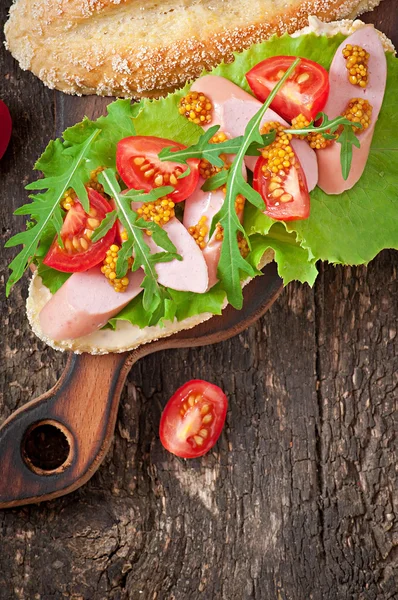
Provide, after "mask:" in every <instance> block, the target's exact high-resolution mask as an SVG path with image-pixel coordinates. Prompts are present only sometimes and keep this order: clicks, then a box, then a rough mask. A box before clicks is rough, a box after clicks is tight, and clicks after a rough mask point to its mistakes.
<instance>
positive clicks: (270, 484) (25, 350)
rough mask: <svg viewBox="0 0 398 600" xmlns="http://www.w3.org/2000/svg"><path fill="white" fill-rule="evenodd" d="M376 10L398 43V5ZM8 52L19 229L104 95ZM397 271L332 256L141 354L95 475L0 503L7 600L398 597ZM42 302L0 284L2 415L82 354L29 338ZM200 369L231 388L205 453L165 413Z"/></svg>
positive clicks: (5, 68)
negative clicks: (219, 326)
mask: <svg viewBox="0 0 398 600" xmlns="http://www.w3.org/2000/svg"><path fill="white" fill-rule="evenodd" d="M4 4H5V3H4V1H3V14H4V13H5V6H4ZM3 20H4V18H3ZM367 20H371V21H373V22H375V23H376V24H378V26H379V27H380V29H382V30H383V31H385V33H386V34H387V35H389V36H390V37H392V38H394V36H395V44H396V45H398V39H397V31H398V14H397V10H396V2H395V0H383V3H382V4H381V6H380V7H379V9H378V10H376V11H375V12H374V13H373V14H371V15H370V16H369V18H368V19H367ZM2 52H3V53H2V55H1V59H0V65H1V73H0V86H1V91H0V95H1V96H2V97H3V98H4V99H5V100H6V101H8V103H9V106H10V109H11V113H12V116H13V118H14V123H15V128H14V134H13V140H12V144H11V147H10V148H9V150H8V151H7V155H6V156H5V158H4V160H3V161H2V162H1V163H0V170H1V177H0V186H1V191H2V195H1V197H2V204H1V214H0V218H1V227H2V236H3V238H7V237H8V236H9V235H10V232H11V231H12V232H14V231H16V230H17V226H18V222H17V219H16V218H11V211H12V209H13V207H16V206H19V205H20V204H22V202H23V201H24V192H23V183H24V182H26V181H27V180H28V178H30V177H31V166H32V163H33V160H34V159H35V158H36V156H37V155H38V154H39V153H40V151H41V150H42V149H43V148H44V147H45V144H46V143H47V141H48V138H49V137H51V136H55V135H58V134H60V133H61V132H62V130H63V129H64V127H65V126H66V125H70V124H73V123H74V122H75V121H76V120H77V119H80V118H81V117H82V116H83V114H95V113H96V114H99V113H101V112H102V111H103V110H104V105H105V102H104V101H103V100H102V99H98V98H81V99H79V98H67V97H63V96H62V95H61V94H58V93H54V92H51V91H50V90H48V89H46V88H44V86H42V84H41V83H40V82H39V81H38V80H37V79H36V78H35V77H34V76H33V75H31V74H29V73H22V72H21V71H20V70H19V69H18V67H17V66H16V64H15V63H14V62H13V61H12V59H10V57H9V56H8V55H7V54H6V53H5V52H4V51H2ZM7 254H8V253H7ZM1 260H2V274H4V273H5V266H4V265H5V264H6V262H7V260H8V256H6V253H5V252H4V251H3V252H2V258H1ZM397 267H398V254H397V253H394V252H383V253H382V254H381V255H380V256H379V257H378V258H377V259H375V260H374V261H373V262H372V263H371V264H370V265H369V267H368V268H364V267H360V268H341V267H338V268H333V267H330V266H325V267H321V272H320V276H319V278H318V280H317V283H316V285H315V288H314V289H313V290H310V289H309V288H308V287H307V286H301V285H289V286H288V288H287V289H286V290H285V291H284V293H283V294H282V296H281V297H280V298H279V300H278V301H277V302H276V303H275V304H274V305H273V307H272V308H271V310H270V311H269V312H268V313H267V314H266V315H265V316H264V317H263V318H262V319H261V321H259V322H258V323H257V324H256V325H255V326H253V327H251V328H250V329H248V330H247V331H245V332H244V333H242V334H240V335H239V336H238V337H236V338H234V339H232V340H230V341H228V342H224V343H221V344H217V345H214V346H210V347H204V348H199V349H185V350H168V351H165V352H160V353H158V354H154V355H152V356H148V357H147V358H144V359H143V360H141V361H140V362H139V363H137V364H136V365H135V366H134V367H133V369H132V371H131V372H130V375H129V377H128V379H127V385H126V387H125V390H124V393H123V397H122V402H121V406H120V410H119V415H118V422H117V427H116V436H115V440H114V442H113V444H112V447H111V450H110V453H109V454H108V457H107V458H106V460H105V462H104V463H103V465H102V467H101V468H100V469H99V471H98V472H97V474H96V475H95V476H94V477H93V478H92V480H91V481H90V482H89V483H88V484H87V485H86V486H85V487H83V488H81V489H80V490H79V491H76V492H74V493H73V494H71V495H69V496H68V497H65V498H62V499H58V500H54V501H51V502H49V503H46V504H43V505H40V506H35V505H33V506H29V507H26V508H19V509H9V510H6V511H1V512H0V543H1V552H0V599H1V600H11V599H12V600H14V599H18V600H19V599H28V600H31V599H34V600H36V599H37V600H50V599H51V600H53V599H57V600H58V599H61V598H70V599H73V600H82V599H84V600H103V599H106V600H125V599H133V600H136V599H139V600H140V599H143V600H154V599H156V600H160V599H161V600H172V599H174V600H187V599H190V600H191V599H192V600H202V599H203V600H246V599H255V600H281V599H282V600H309V599H313V600H346V599H353V600H391V599H397V598H398V592H397V589H398V584H397V582H398V571H397V569H398V550H397V545H398V525H397V502H398V501H397V467H396V465H397V458H398V456H397V449H396V439H395V435H396V431H397V410H396V409H397V407H396V404H397V396H398V379H397V373H398V359H397V355H398V336H397V316H398V312H397V297H398V285H397ZM25 295H26V283H25V287H24V286H19V287H18V289H16V291H15V292H14V293H13V296H12V298H11V299H10V300H9V301H7V302H6V301H5V299H4V295H3V294H2V295H1V299H2V310H1V315H0V316H1V319H2V329H1V331H2V334H3V344H2V348H1V351H2V357H3V360H2V362H1V371H0V377H1V383H0V391H1V394H2V395H1V397H0V418H2V419H3V418H4V419H5V418H6V417H8V416H9V415H10V413H11V412H12V411H13V410H15V409H16V408H18V407H19V406H21V405H23V404H24V403H25V402H26V401H27V400H29V399H31V398H33V397H35V396H37V395H39V394H41V393H43V392H45V391H46V390H47V389H48V388H49V387H50V386H51V385H52V384H54V383H55V381H56V379H57V377H58V376H59V374H60V373H61V371H62V369H63V366H64V362H65V359H66V357H65V356H64V355H61V354H59V353H55V352H53V351H52V350H49V349H48V348H46V347H45V346H44V345H43V344H42V343H40V342H39V341H38V340H36V338H35V337H34V336H33V335H32V334H31V333H30V331H29V328H28V325H27V322H26V318H25V313H24V305H23V301H24V297H25ZM192 377H202V378H204V379H208V380H209V381H213V382H214V383H217V384H218V385H221V386H222V387H223V388H224V389H225V391H226V393H227V395H228V396H229V400H230V409H229V412H228V415H227V423H226V427H225V429H224V432H223V434H222V436H221V438H220V440H219V442H218V444H217V446H216V447H215V450H214V452H213V453H211V454H210V455H208V456H206V457H204V458H202V459H200V460H194V461H189V462H188V461H182V460H180V459H178V458H175V457H172V456H171V455H170V454H168V453H167V452H166V451H165V450H163V448H162V446H161V444H160V442H159V437H158V424H159V418H160V414H161V410H162V407H163V406H164V404H165V402H166V401H167V399H168V398H169V396H170V395H171V394H172V393H173V391H175V389H176V388H177V387H178V386H179V385H181V384H182V383H184V382H185V381H186V380H188V379H190V378H192Z"/></svg>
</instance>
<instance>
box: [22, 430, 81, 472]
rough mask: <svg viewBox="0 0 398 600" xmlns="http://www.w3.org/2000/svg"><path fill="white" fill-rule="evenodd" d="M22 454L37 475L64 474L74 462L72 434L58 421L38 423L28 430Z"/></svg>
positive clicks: (24, 438) (23, 440)
mask: <svg viewBox="0 0 398 600" xmlns="http://www.w3.org/2000/svg"><path fill="white" fill-rule="evenodd" d="M21 454H22V458H23V460H24V462H25V464H26V465H27V467H28V468H29V469H30V470H31V471H33V472H34V473H36V474H37V475H54V474H56V473H62V472H63V471H65V470H66V469H67V468H68V467H69V466H70V465H71V463H72V460H73V455H74V443H73V437H72V434H71V433H70V431H69V430H68V429H67V428H66V427H65V425H62V423H59V422H58V421H53V420H46V421H38V422H37V423H34V424H33V425H31V426H30V427H29V428H28V429H27V430H26V432H25V435H24V437H23V439H22V443H21Z"/></svg>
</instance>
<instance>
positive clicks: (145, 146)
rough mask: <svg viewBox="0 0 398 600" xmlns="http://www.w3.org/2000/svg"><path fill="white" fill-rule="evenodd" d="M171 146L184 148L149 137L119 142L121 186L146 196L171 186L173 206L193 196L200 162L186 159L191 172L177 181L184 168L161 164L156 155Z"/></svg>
mask: <svg viewBox="0 0 398 600" xmlns="http://www.w3.org/2000/svg"><path fill="white" fill-rule="evenodd" d="M170 146H172V147H173V148H176V149H178V150H183V149H184V148H186V146H183V145H182V144H178V143H177V142H173V141H171V140H165V139H163V138H157V137H151V136H141V135H137V136H132V137H128V138H124V139H123V140H120V142H119V143H118V145H117V151H116V166H117V170H118V171H119V173H120V176H121V178H122V179H123V181H124V183H125V184H126V185H127V186H128V187H129V188H133V189H135V190H145V191H146V192H149V191H150V190H152V189H153V188H156V187H160V186H162V185H171V186H174V188H175V189H174V192H172V193H171V194H170V197H171V198H172V199H173V202H182V200H186V199H187V198H188V196H190V195H191V194H192V192H193V191H194V189H195V188H196V186H197V184H198V180H199V159H197V158H191V159H189V160H188V161H187V162H188V165H189V167H190V169H191V172H190V174H189V175H187V177H183V178H182V179H178V176H179V175H181V173H183V172H185V171H186V170H187V167H186V166H184V165H181V164H179V163H175V162H169V161H165V162H163V161H161V160H159V158H158V154H159V152H160V151H161V150H163V148H167V147H170Z"/></svg>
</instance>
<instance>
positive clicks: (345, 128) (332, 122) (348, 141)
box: [285, 112, 362, 179]
mask: <svg viewBox="0 0 398 600" xmlns="http://www.w3.org/2000/svg"><path fill="white" fill-rule="evenodd" d="M318 119H321V123H320V125H319V126H318V127H317V126H316V125H314V121H311V122H310V123H309V125H308V126H307V127H303V128H302V129H285V131H286V132H287V133H292V134H294V135H308V134H309V133H312V132H314V131H316V132H317V133H320V132H324V133H323V137H325V138H326V139H328V140H336V142H337V143H338V144H341V151H340V164H341V172H342V174H343V179H348V175H349V174H350V169H351V162H352V147H353V146H356V147H357V148H359V147H360V142H359V140H358V138H357V136H356V135H355V134H354V132H353V129H352V128H353V127H356V128H358V129H362V125H361V124H360V123H353V122H352V121H350V120H349V119H346V118H345V117H342V116H339V117H336V118H335V119H329V117H328V116H327V115H325V113H323V112H320V113H319V114H317V116H316V120H318Z"/></svg>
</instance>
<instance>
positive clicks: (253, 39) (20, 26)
mask: <svg viewBox="0 0 398 600" xmlns="http://www.w3.org/2000/svg"><path fill="white" fill-rule="evenodd" d="M379 2H380V0H240V2H238V3H236V4H234V7H233V8H230V7H231V3H228V4H227V3H225V0H185V1H184V0H162V2H161V3H159V2H155V1H154V0H149V1H146V2H145V3H144V4H143V3H142V0H16V2H15V4H14V5H13V6H12V7H11V9H10V16H9V20H8V21H7V23H6V25H5V28H4V30H5V35H6V45H7V47H8V49H9V50H10V51H11V53H12V54H13V56H14V57H15V58H16V59H17V60H18V61H19V63H20V66H21V67H22V69H25V70H26V69H28V70H31V71H32V72H33V73H35V74H36V75H37V76H38V77H39V78H40V79H42V81H43V82H44V83H45V84H46V85H47V86H48V87H50V88H56V89H58V90H61V91H63V92H66V93H68V94H78V95H81V94H98V95H102V96H119V97H132V98H137V99H138V98H142V97H158V96H160V95H164V94H165V93H167V92H170V91H172V90H174V89H176V88H178V87H181V86H183V85H184V83H185V82H186V81H187V80H191V79H195V78H197V77H198V76H199V75H200V73H201V72H202V71H203V69H207V70H209V69H211V68H212V67H213V66H215V65H216V64H218V63H220V62H221V61H222V60H225V61H226V62H229V61H231V60H232V59H233V52H236V51H241V50H243V49H245V48H247V47H249V46H250V45H252V44H253V43H257V42H260V41H262V40H264V39H266V38H267V37H269V36H270V35H271V34H273V33H278V34H281V33H284V32H288V33H291V32H293V31H296V30H297V29H300V28H301V27H304V26H305V25H307V23H308V16H309V15H310V14H312V15H315V16H316V17H319V18H321V19H323V20H325V21H330V20H333V19H341V18H344V17H347V16H349V17H353V16H356V15H358V14H360V13H361V12H363V11H365V10H370V9H373V8H374V7H375V6H377V4H379ZM226 6H227V7H228V8H227V9H226Z"/></svg>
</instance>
